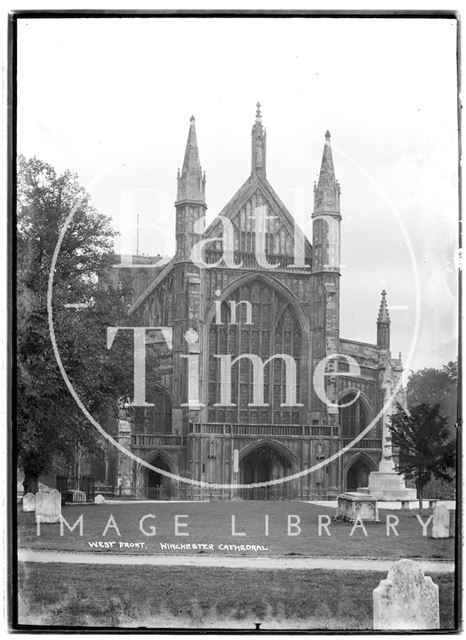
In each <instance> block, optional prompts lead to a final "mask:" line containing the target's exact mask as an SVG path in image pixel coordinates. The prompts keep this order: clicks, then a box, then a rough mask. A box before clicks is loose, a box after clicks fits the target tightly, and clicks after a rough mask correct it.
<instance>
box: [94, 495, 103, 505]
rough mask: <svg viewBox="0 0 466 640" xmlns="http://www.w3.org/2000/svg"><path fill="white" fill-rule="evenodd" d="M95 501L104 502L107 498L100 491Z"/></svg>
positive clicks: (97, 502) (96, 502)
mask: <svg viewBox="0 0 466 640" xmlns="http://www.w3.org/2000/svg"><path fill="white" fill-rule="evenodd" d="M94 502H95V504H104V502H105V498H104V497H103V495H102V494H101V493H98V494H97V495H96V497H95V498H94Z"/></svg>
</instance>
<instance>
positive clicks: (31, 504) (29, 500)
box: [23, 493, 36, 511]
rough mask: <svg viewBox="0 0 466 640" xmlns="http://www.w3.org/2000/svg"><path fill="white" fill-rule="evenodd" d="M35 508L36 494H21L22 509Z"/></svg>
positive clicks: (33, 509) (29, 509)
mask: <svg viewBox="0 0 466 640" xmlns="http://www.w3.org/2000/svg"><path fill="white" fill-rule="evenodd" d="M35 510H36V496H35V495H34V494H33V493H26V494H25V495H24V496H23V511H35Z"/></svg>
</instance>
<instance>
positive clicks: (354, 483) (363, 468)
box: [346, 455, 377, 491]
mask: <svg viewBox="0 0 466 640" xmlns="http://www.w3.org/2000/svg"><path fill="white" fill-rule="evenodd" d="M376 468H377V467H376V465H375V463H373V462H372V461H369V460H368V459H367V458H366V457H365V456H362V455H359V456H358V457H357V458H356V459H355V460H354V462H353V464H352V465H351V466H350V467H349V469H348V470H347V472H346V491H357V490H358V489H359V488H360V487H367V485H368V484H369V474H370V472H371V471H375V470H376Z"/></svg>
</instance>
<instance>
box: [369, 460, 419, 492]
mask: <svg viewBox="0 0 466 640" xmlns="http://www.w3.org/2000/svg"><path fill="white" fill-rule="evenodd" d="M367 489H368V492H369V494H370V495H371V496H373V497H374V498H376V499H377V500H386V501H389V500H402V501H407V500H416V489H407V488H406V485H405V483H404V480H403V478H402V476H400V474H399V473H397V472H396V471H395V468H394V466H393V463H392V461H391V460H386V459H385V460H382V461H381V462H380V464H379V470H378V471H371V472H370V474H369V481H368V486H367Z"/></svg>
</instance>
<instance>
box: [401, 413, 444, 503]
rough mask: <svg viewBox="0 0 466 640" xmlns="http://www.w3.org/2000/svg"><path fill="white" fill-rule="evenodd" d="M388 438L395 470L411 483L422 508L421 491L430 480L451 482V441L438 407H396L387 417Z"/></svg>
mask: <svg viewBox="0 0 466 640" xmlns="http://www.w3.org/2000/svg"><path fill="white" fill-rule="evenodd" d="M389 428H390V438H391V442H392V446H394V447H397V448H398V450H399V459H398V468H397V470H398V471H399V472H400V473H401V474H403V475H404V476H405V477H406V478H410V479H411V480H413V481H414V483H415V485H416V489H417V496H418V499H419V508H420V509H421V508H422V498H423V489H424V487H425V486H426V484H427V483H428V482H429V481H430V479H431V478H432V477H434V478H441V479H444V480H451V479H452V474H453V467H454V463H455V441H454V440H453V439H452V438H451V437H450V430H449V426H448V420H447V418H445V417H444V416H442V415H441V413H440V405H439V404H438V403H437V404H435V405H434V406H431V405H428V404H426V403H421V404H417V405H415V406H412V407H409V409H408V410H406V411H405V410H404V409H403V408H402V407H401V405H397V411H396V412H395V413H394V414H393V415H392V417H391V424H390V427H389Z"/></svg>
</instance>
